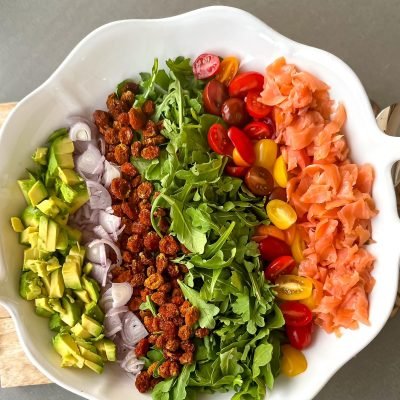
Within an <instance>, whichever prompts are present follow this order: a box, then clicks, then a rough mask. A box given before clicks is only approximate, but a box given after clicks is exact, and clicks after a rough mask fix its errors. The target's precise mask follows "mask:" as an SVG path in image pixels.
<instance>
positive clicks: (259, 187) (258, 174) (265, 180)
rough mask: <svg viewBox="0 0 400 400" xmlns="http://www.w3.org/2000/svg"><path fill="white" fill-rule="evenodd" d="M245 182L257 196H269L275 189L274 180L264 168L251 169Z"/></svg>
mask: <svg viewBox="0 0 400 400" xmlns="http://www.w3.org/2000/svg"><path fill="white" fill-rule="evenodd" d="M244 182H245V184H246V186H247V187H248V188H249V190H250V192H251V193H253V194H255V195H256V196H268V195H269V194H270V193H271V191H272V189H273V188H274V178H272V175H271V174H270V172H269V171H268V170H267V169H265V168H262V167H251V168H250V169H249V171H248V172H247V174H246V176H245V178H244Z"/></svg>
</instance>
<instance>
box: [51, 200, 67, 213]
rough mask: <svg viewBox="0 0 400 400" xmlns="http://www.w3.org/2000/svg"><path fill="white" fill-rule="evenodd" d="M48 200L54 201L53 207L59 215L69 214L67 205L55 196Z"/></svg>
mask: <svg viewBox="0 0 400 400" xmlns="http://www.w3.org/2000/svg"><path fill="white" fill-rule="evenodd" d="M50 199H51V200H53V201H54V203H55V205H56V206H57V207H58V208H59V209H60V214H68V213H69V205H68V204H67V203H65V202H64V201H63V200H61V199H59V198H58V197H57V196H50Z"/></svg>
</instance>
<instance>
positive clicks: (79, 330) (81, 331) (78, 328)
mask: <svg viewBox="0 0 400 400" xmlns="http://www.w3.org/2000/svg"><path fill="white" fill-rule="evenodd" d="M71 332H72V333H73V334H74V336H76V337H80V338H82V339H89V338H90V337H91V336H92V335H91V334H90V333H89V332H88V331H87V330H86V329H85V328H84V327H83V326H82V325H81V324H80V323H79V322H78V323H77V324H75V325H74V326H73V327H72V328H71ZM78 344H79V343H78Z"/></svg>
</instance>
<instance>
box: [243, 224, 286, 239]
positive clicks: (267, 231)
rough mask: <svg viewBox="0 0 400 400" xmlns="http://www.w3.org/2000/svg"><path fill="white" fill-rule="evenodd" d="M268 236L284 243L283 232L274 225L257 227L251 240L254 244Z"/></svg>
mask: <svg viewBox="0 0 400 400" xmlns="http://www.w3.org/2000/svg"><path fill="white" fill-rule="evenodd" d="M268 236H272V237H274V238H277V239H279V240H282V241H285V232H283V231H281V230H280V229H278V228H277V227H276V226H274V225H264V224H261V225H258V226H257V227H256V229H255V230H254V235H253V237H252V238H251V240H254V241H255V242H261V240H263V239H265V238H266V237H268Z"/></svg>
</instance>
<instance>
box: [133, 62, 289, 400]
mask: <svg viewBox="0 0 400 400" xmlns="http://www.w3.org/2000/svg"><path fill="white" fill-rule="evenodd" d="M166 64H167V66H168V68H169V73H167V72H165V70H163V69H159V68H158V61H157V60H155V63H154V66H153V69H152V73H151V74H141V77H142V81H141V84H140V86H141V90H142V91H141V93H142V94H141V95H138V96H137V98H136V105H141V104H143V102H144V101H145V100H146V99H152V100H153V101H155V103H156V114H155V118H154V119H155V120H156V121H157V120H163V126H164V128H163V131H162V133H163V135H164V136H166V137H167V138H168V139H169V141H168V144H167V145H166V146H165V148H163V149H162V150H161V153H160V157H159V159H156V160H151V161H146V160H143V159H135V158H132V160H131V162H132V163H133V164H134V165H135V166H136V167H137V168H138V169H139V171H140V173H141V174H142V175H143V176H144V177H145V178H146V179H147V180H149V181H152V182H153V183H154V185H155V187H156V189H157V190H159V191H160V195H159V196H158V197H157V198H156V200H155V201H154V202H153V205H152V207H153V210H152V211H154V210H156V209H157V208H158V207H164V208H168V209H169V211H170V217H171V233H172V234H173V235H175V236H176V237H177V238H178V240H179V241H180V242H181V243H183V244H184V245H185V246H186V247H187V248H188V249H189V250H190V251H191V253H190V254H189V255H185V256H183V257H181V258H180V259H178V260H176V262H179V263H183V264H185V265H186V266H187V267H188V268H189V273H188V274H187V275H186V277H185V281H184V282H180V286H181V289H182V291H183V293H184V295H185V297H186V298H187V299H188V300H189V301H190V302H191V303H192V304H193V305H194V306H196V307H197V308H198V309H199V310H200V312H201V317H200V320H199V325H200V327H202V328H209V329H212V334H211V335H210V336H208V337H206V338H205V339H203V340H198V341H197V342H196V347H197V352H196V363H195V364H192V365H186V366H184V368H183V370H182V373H181V374H180V375H179V377H177V378H174V379H169V380H166V381H163V382H161V383H159V384H158V385H157V386H156V387H155V388H154V390H153V398H154V399H157V400H183V399H194V398H196V394H197V393H198V392H201V391H202V392H211V393H212V392H215V391H219V392H226V391H230V390H231V391H234V392H235V394H234V395H233V397H232V399H234V400H239V399H242V400H245V399H246V400H247V399H248V400H257V399H259V400H261V399H264V397H265V394H266V388H267V387H268V388H269V389H272V386H273V383H274V378H275V377H276V376H277V375H278V373H279V364H280V363H279V359H280V341H281V332H280V329H279V328H281V327H282V326H283V324H284V320H283V317H282V314H281V312H280V310H279V308H278V307H277V306H276V305H275V301H274V296H273V293H272V291H271V287H270V286H269V285H268V284H267V283H266V282H265V280H264V277H263V274H262V269H261V265H260V261H259V252H258V247H257V244H256V243H254V242H252V241H251V234H252V229H253V227H254V226H256V225H258V224H260V222H263V221H264V222H265V221H266V220H267V216H266V213H265V208H264V202H263V199H260V198H258V197H255V196H254V195H252V194H251V193H250V192H249V191H248V190H247V189H246V187H245V186H244V185H242V181H241V180H240V179H237V178H232V177H229V176H224V175H223V170H224V167H225V165H226V163H227V158H226V157H223V156H220V155H218V154H216V153H214V152H212V151H210V149H209V146H208V144H207V132H208V128H209V127H210V126H211V124H213V123H215V122H221V121H220V120H219V118H218V117H216V116H214V115H209V114H205V113H204V110H203V105H202V89H203V86H204V83H203V82H201V81H197V80H196V79H195V78H194V76H193V73H192V67H191V65H190V60H189V59H185V58H183V57H178V58H177V59H175V60H168V61H167V62H166ZM152 214H153V212H152ZM152 222H153V226H154V229H156V230H157V229H158V228H157V220H156V219H155V218H154V217H153V220H152ZM147 300H148V301H147V303H149V302H151V300H150V299H147ZM146 307H148V308H151V304H147V305H146ZM196 340H197V339H196ZM155 354H157V352H155Z"/></svg>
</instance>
